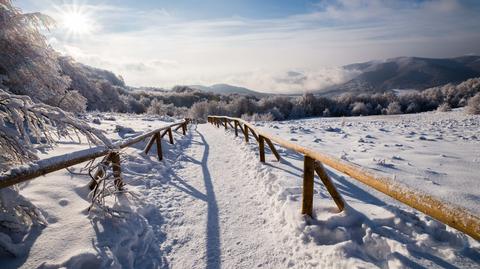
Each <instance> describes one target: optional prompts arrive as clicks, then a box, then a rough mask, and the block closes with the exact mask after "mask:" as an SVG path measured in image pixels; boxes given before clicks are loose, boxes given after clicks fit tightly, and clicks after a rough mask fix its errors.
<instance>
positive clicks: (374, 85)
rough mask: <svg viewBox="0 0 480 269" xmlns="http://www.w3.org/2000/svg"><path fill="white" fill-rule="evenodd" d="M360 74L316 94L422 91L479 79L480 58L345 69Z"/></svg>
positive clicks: (398, 61)
mask: <svg viewBox="0 0 480 269" xmlns="http://www.w3.org/2000/svg"><path fill="white" fill-rule="evenodd" d="M344 68H345V69H347V70H357V71H360V74H359V75H358V76H356V77H355V78H353V79H351V80H350V81H348V82H346V83H343V84H340V85H336V86H332V87H330V88H328V89H326V90H322V91H318V93H321V94H326V95H335V94H340V93H344V92H372V91H373V92H383V91H388V90H393V89H397V90H402V89H417V90H423V89H427V88H431V87H435V86H440V85H444V84H448V83H460V82H462V81H465V80H467V79H469V78H474V77H480V56H462V57H457V58H447V59H432V58H419V57H398V58H392V59H387V60H384V61H370V62H365V63H356V64H351V65H346V66H344Z"/></svg>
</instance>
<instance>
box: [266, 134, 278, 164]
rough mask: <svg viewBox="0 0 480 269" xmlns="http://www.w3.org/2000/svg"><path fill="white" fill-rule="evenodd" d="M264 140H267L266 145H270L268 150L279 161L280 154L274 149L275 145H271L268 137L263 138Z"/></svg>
mask: <svg viewBox="0 0 480 269" xmlns="http://www.w3.org/2000/svg"><path fill="white" fill-rule="evenodd" d="M264 139H265V141H267V144H268V146H269V147H270V150H272V153H273V155H275V157H276V158H277V161H280V154H278V151H277V149H275V146H274V145H273V143H272V141H271V140H270V139H268V138H264Z"/></svg>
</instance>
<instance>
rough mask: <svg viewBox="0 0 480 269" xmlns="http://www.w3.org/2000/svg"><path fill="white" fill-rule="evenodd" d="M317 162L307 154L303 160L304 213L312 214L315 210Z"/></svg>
mask: <svg viewBox="0 0 480 269" xmlns="http://www.w3.org/2000/svg"><path fill="white" fill-rule="evenodd" d="M314 166H315V162H314V160H313V159H312V158H310V157H308V156H306V155H305V157H304V161H303V197H302V214H306V215H309V216H312V212H313V177H314V175H315V174H314V173H315V170H314Z"/></svg>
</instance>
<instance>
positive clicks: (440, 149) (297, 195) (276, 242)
mask: <svg viewBox="0 0 480 269" xmlns="http://www.w3.org/2000/svg"><path fill="white" fill-rule="evenodd" d="M110 117H111V118H110ZM87 118H88V120H89V121H93V119H95V118H99V122H100V124H95V123H92V125H93V126H96V127H99V128H101V129H103V130H105V131H106V132H107V133H108V135H109V137H111V138H112V139H118V138H126V137H129V136H132V135H135V134H136V132H141V131H144V130H148V129H154V128H158V127H160V126H161V125H163V124H167V121H169V119H165V118H164V119H155V118H151V117H148V116H128V115H106V116H103V115H93V114H91V115H88V117H87ZM109 118H110V120H109ZM113 119H115V120H113ZM97 123H98V122H97ZM257 124H258V125H259V126H261V128H265V130H268V131H269V132H270V133H277V134H279V135H281V136H283V137H284V138H289V139H290V140H292V141H294V142H295V143H298V144H301V145H304V146H309V147H312V148H314V149H318V150H319V151H322V152H326V153H330V154H332V155H334V156H338V157H342V158H343V159H346V160H349V161H351V162H354V163H358V164H360V165H364V166H367V167H369V168H371V169H375V170H377V171H378V172H381V173H385V174H387V175H393V174H395V179H398V180H400V181H402V182H404V183H406V184H409V185H411V186H414V187H415V188H420V189H422V190H425V191H427V192H429V193H432V194H434V195H437V196H439V197H441V198H442V199H447V200H448V201H451V202H453V203H456V204H460V205H462V206H465V207H467V208H468V209H470V210H472V211H473V212H475V213H476V214H478V213H479V212H480V209H479V207H478V206H479V205H478V203H479V200H480V198H479V197H480V188H479V184H480V182H479V181H480V178H479V176H478V167H479V164H480V163H479V161H480V156H479V154H480V152H479V150H480V147H479V146H480V145H479V144H480V142H479V139H480V136H479V134H478V132H479V129H480V128H479V126H480V117H478V116H477V117H473V116H465V115H464V114H463V112H461V111H455V112H448V113H424V114H417V115H404V116H389V117H357V118H344V119H341V118H340V119H339V118H328V119H308V120H301V121H286V122H275V123H257ZM117 125H118V126H117ZM128 128H131V129H132V130H130V129H128ZM174 136H175V140H176V142H175V144H174V145H170V144H168V143H167V141H166V140H163V149H164V153H165V154H164V157H165V159H164V161H162V162H158V160H157V159H156V153H155V147H153V151H152V152H150V154H149V155H148V156H147V155H145V154H143V153H142V152H141V149H143V147H144V146H145V144H144V143H143V144H138V145H137V146H135V147H133V148H129V149H127V150H126V151H125V153H126V154H123V157H122V173H123V174H122V175H123V177H124V180H125V182H127V189H128V193H126V194H122V195H118V196H117V197H115V199H110V200H109V201H108V205H109V206H110V207H111V208H112V209H114V210H115V212H116V214H115V216H111V215H108V214H105V213H104V212H103V211H101V210H98V209H95V210H93V211H92V212H90V213H88V212H87V208H88V206H89V205H90V201H89V198H88V188H87V186H86V185H87V183H88V181H89V178H88V177H87V176H78V175H72V174H70V173H69V172H67V171H65V170H62V171H58V172H55V173H52V174H50V175H48V176H46V177H41V178H39V179H35V180H33V181H30V182H28V183H26V184H22V185H21V186H20V189H21V191H20V194H21V195H23V196H25V197H26V198H27V200H29V201H30V202H31V203H33V204H34V205H35V206H37V207H38V208H39V210H40V212H41V216H42V217H43V219H41V220H40V221H39V223H38V224H37V225H34V226H33V228H32V229H30V230H28V231H19V232H18V235H17V234H14V235H12V234H9V235H5V234H3V233H2V231H0V240H1V241H2V242H3V245H5V243H6V242H7V243H9V244H7V245H8V246H9V247H10V249H9V250H10V253H15V254H17V256H18V257H17V258H14V257H8V255H4V254H2V256H0V259H1V260H0V262H1V265H2V266H1V268H18V267H20V268H37V267H41V268H64V267H67V268H101V267H103V268H222V267H223V268H257V267H258V268H478V267H479V266H480V243H479V242H478V241H476V240H473V239H472V238H470V237H468V236H465V235H464V234H462V233H460V232H457V231H456V230H453V229H451V228H449V227H446V226H445V225H443V224H441V223H439V222H437V221H434V220H432V219H431V218H429V217H427V216H425V215H423V214H421V213H418V212H416V211H415V210H413V209H410V208H408V207H406V206H403V205H400V204H398V203H396V202H395V201H392V200H391V199H390V198H388V197H386V196H384V195H382V194H379V193H378V192H375V191H373V190H371V189H369V188H367V187H365V186H364V185H362V184H360V183H357V182H356V181H355V180H352V179H350V178H349V177H347V176H344V175H342V174H339V173H336V172H335V171H332V170H330V169H329V174H330V175H331V177H332V179H333V180H334V182H335V184H336V185H337V187H338V189H339V191H340V192H341V194H342V195H343V196H344V198H345V200H346V202H347V204H348V206H347V208H346V210H345V211H344V212H342V213H337V212H336V207H335V204H334V203H333V201H332V200H331V199H330V198H329V196H328V193H327V191H326V189H325V188H324V187H323V186H322V185H321V184H320V183H319V180H318V179H317V178H316V179H315V182H316V184H315V199H314V218H306V217H302V216H301V215H300V208H301V193H302V188H301V186H302V167H303V163H302V156H299V155H298V154H294V153H293V152H290V151H287V150H283V149H280V148H279V152H280V154H281V155H282V158H284V159H283V160H282V161H281V162H276V161H273V160H274V157H273V155H271V154H268V155H267V164H261V163H259V161H258V154H257V152H258V150H257V146H256V145H255V144H254V143H253V141H251V143H250V144H245V142H244V141H243V138H242V137H238V138H235V137H234V135H233V134H232V132H231V131H228V132H225V131H224V129H223V128H219V129H217V128H215V127H213V126H211V125H206V124H203V125H198V126H190V129H189V132H188V134H187V136H186V137H183V136H181V135H178V134H175V135H174ZM85 147H86V145H82V144H76V143H71V142H66V141H63V142H62V143H61V144H59V147H58V148H56V149H54V150H52V151H49V152H47V153H46V154H45V155H43V156H44V157H46V156H53V155H58V154H61V153H65V152H69V151H72V150H75V149H80V148H85ZM79 167H81V166H77V170H78V168H79ZM327 168H328V167H327ZM317 183H318V184H317ZM20 235H21V236H20ZM10 256H11V255H10Z"/></svg>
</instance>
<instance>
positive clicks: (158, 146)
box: [155, 133, 163, 161]
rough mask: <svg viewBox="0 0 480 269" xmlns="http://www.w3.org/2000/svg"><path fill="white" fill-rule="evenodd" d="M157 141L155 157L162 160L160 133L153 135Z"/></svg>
mask: <svg viewBox="0 0 480 269" xmlns="http://www.w3.org/2000/svg"><path fill="white" fill-rule="evenodd" d="M155 137H156V140H157V156H158V160H159V161H161V160H163V153H162V138H161V137H160V133H156V134H155Z"/></svg>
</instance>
